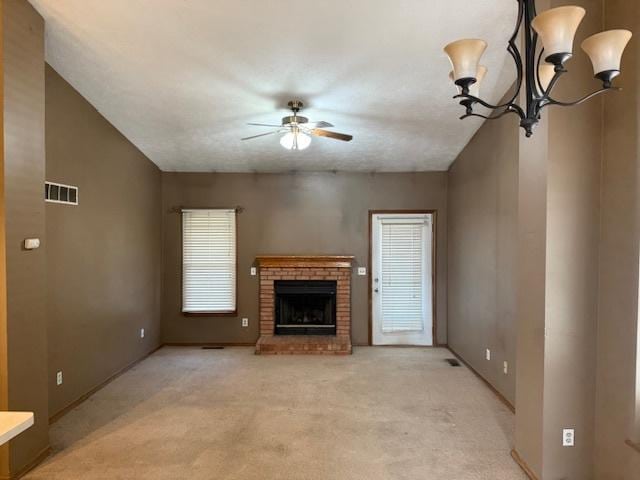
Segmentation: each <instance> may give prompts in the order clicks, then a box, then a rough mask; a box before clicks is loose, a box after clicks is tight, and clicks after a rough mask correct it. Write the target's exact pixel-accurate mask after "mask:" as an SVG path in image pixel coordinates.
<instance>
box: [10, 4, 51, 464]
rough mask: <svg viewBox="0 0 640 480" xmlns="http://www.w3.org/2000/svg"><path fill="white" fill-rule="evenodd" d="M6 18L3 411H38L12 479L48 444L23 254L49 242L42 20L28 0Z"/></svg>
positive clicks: (16, 453) (34, 278) (19, 441)
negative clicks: (37, 242) (35, 240)
mask: <svg viewBox="0 0 640 480" xmlns="http://www.w3.org/2000/svg"><path fill="white" fill-rule="evenodd" d="M3 13H4V15H3V19H2V20H3V23H4V25H3V26H4V60H5V65H4V95H5V98H4V137H5V172H4V173H5V200H6V215H7V217H6V218H7V228H6V240H7V289H8V367H9V405H8V406H9V408H10V409H11V410H26V411H33V412H35V425H34V426H33V427H32V428H30V429H29V430H28V431H26V432H24V433H23V434H22V435H20V436H18V437H17V438H15V439H14V440H12V441H11V443H10V470H11V472H12V473H16V472H19V471H20V470H22V469H23V468H24V467H25V466H26V465H28V464H29V463H30V462H32V461H33V460H34V459H35V458H36V457H37V456H38V455H40V454H41V453H43V452H44V451H45V450H46V448H47V447H48V445H49V441H48V431H49V423H48V408H47V326H46V318H45V288H46V281H45V252H44V248H41V249H39V250H36V251H25V250H23V248H22V245H23V241H24V239H25V238H29V237H39V238H41V239H44V240H46V239H45V219H44V214H45V212H44V201H43V193H42V192H43V184H44V170H45V150H44V108H45V100H44V21H43V20H42V18H41V17H40V15H38V13H37V12H36V11H35V9H33V8H32V7H31V5H30V4H29V3H28V2H27V1H26V0H7V1H5V2H4V12H3ZM44 245H46V242H45V243H44Z"/></svg>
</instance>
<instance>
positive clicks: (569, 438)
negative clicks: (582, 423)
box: [562, 428, 576, 447]
mask: <svg viewBox="0 0 640 480" xmlns="http://www.w3.org/2000/svg"><path fill="white" fill-rule="evenodd" d="M575 444H576V432H575V430H574V429H573V428H563V429H562V446H563V447H573V446H574V445H575Z"/></svg>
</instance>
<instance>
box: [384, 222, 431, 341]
mask: <svg viewBox="0 0 640 480" xmlns="http://www.w3.org/2000/svg"><path fill="white" fill-rule="evenodd" d="M381 227H382V229H381V237H382V238H381V274H382V275H381V291H380V293H381V313H382V331H383V332H385V333H390V332H410V331H415V332H419V331H422V330H424V317H425V315H424V314H425V300H426V299H425V296H426V292H425V238H424V236H425V230H426V229H425V221H424V220H418V219H416V220H411V219H406V220H400V221H398V220H391V221H388V220H383V221H382V226H381Z"/></svg>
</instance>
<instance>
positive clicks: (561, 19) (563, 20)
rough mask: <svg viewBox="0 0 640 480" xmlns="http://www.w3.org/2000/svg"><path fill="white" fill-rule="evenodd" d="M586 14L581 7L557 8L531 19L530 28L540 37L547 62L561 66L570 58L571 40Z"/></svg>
mask: <svg viewBox="0 0 640 480" xmlns="http://www.w3.org/2000/svg"><path fill="white" fill-rule="evenodd" d="M586 13H587V12H586V10H585V9H584V8H582V7H574V6H566V7H557V8H551V9H549V10H546V11H544V12H542V13H541V14H540V15H538V16H537V17H536V18H534V19H533V21H532V22H531V26H532V27H533V29H534V30H535V31H536V32H537V33H538V35H540V39H541V40H542V45H543V46H544V53H545V55H546V61H547V62H549V63H552V64H554V65H556V66H561V65H563V64H564V62H566V61H567V60H568V59H569V58H571V55H572V54H573V40H574V38H575V36H576V32H577V31H578V27H579V26H580V22H582V19H583V18H584V16H585V14H586Z"/></svg>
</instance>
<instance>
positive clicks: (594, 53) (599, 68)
mask: <svg viewBox="0 0 640 480" xmlns="http://www.w3.org/2000/svg"><path fill="white" fill-rule="evenodd" d="M631 36H632V33H631V32H630V31H629V30H608V31H606V32H601V33H596V34H595V35H592V36H590V37H589V38H587V39H586V40H585V41H584V42H582V49H583V50H584V51H585V52H586V54H587V55H589V58H590V59H591V63H592V64H593V72H594V73H595V76H596V77H598V78H600V79H601V80H603V81H604V82H605V83H607V82H608V83H609V85H610V84H611V80H613V78H614V77H616V76H618V75H619V73H620V63H621V62H622V53H623V52H624V49H625V47H626V46H627V44H628V43H629V40H631Z"/></svg>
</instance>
